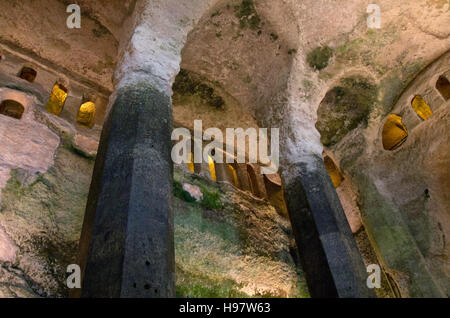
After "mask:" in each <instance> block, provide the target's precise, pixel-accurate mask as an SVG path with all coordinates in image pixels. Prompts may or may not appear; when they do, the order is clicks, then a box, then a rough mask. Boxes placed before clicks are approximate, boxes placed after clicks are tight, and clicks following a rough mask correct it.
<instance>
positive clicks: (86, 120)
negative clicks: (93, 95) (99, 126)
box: [77, 101, 96, 128]
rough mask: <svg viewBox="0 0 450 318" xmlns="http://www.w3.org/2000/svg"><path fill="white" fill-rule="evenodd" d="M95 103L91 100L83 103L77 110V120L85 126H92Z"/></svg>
mask: <svg viewBox="0 0 450 318" xmlns="http://www.w3.org/2000/svg"><path fill="white" fill-rule="evenodd" d="M95 112H96V109H95V104H94V103H93V102H90V101H89V102H86V103H83V104H82V105H81V107H80V110H79V111H78V116H77V122H78V123H79V124H80V125H82V126H85V127H87V128H92V127H93V126H94V124H95Z"/></svg>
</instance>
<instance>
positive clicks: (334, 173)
mask: <svg viewBox="0 0 450 318" xmlns="http://www.w3.org/2000/svg"><path fill="white" fill-rule="evenodd" d="M323 161H324V162H325V168H326V169H327V171H328V173H329V175H330V177H331V181H332V182H333V185H334V187H335V188H338V187H339V186H340V185H341V183H342V181H343V179H344V178H343V177H342V174H341V172H340V171H339V169H338V167H337V166H336V164H335V163H334V161H333V159H331V158H330V157H329V156H325V158H324V159H323Z"/></svg>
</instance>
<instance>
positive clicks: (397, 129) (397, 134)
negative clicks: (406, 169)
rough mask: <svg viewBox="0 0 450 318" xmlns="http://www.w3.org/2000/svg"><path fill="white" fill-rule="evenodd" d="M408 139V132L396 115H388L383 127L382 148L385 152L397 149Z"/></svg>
mask: <svg viewBox="0 0 450 318" xmlns="http://www.w3.org/2000/svg"><path fill="white" fill-rule="evenodd" d="M407 137H408V130H407V129H406V127H405V125H403V123H402V118H401V117H400V116H398V115H395V114H391V115H389V117H388V119H387V121H386V123H385V124H384V127H383V133H382V138H383V147H384V149H385V150H394V149H395V148H397V147H399V146H400V145H401V144H402V143H403V142H404V141H405V140H406V138H407Z"/></svg>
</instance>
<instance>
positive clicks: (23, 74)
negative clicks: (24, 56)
mask: <svg viewBox="0 0 450 318" xmlns="http://www.w3.org/2000/svg"><path fill="white" fill-rule="evenodd" d="M36 76H37V72H36V70H34V69H32V68H31V67H27V66H24V67H23V68H22V70H21V71H20V73H19V77H20V78H21V79H24V80H26V81H28V82H30V83H33V82H34V80H35V79H36Z"/></svg>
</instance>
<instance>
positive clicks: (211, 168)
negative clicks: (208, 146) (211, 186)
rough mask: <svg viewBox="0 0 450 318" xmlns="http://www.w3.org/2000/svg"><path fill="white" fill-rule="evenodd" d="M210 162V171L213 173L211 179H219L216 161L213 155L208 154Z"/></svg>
mask: <svg viewBox="0 0 450 318" xmlns="http://www.w3.org/2000/svg"><path fill="white" fill-rule="evenodd" d="M208 161H209V162H208V164H209V173H210V174H211V179H212V180H213V181H217V177H216V165H215V163H214V160H213V158H211V156H208Z"/></svg>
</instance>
